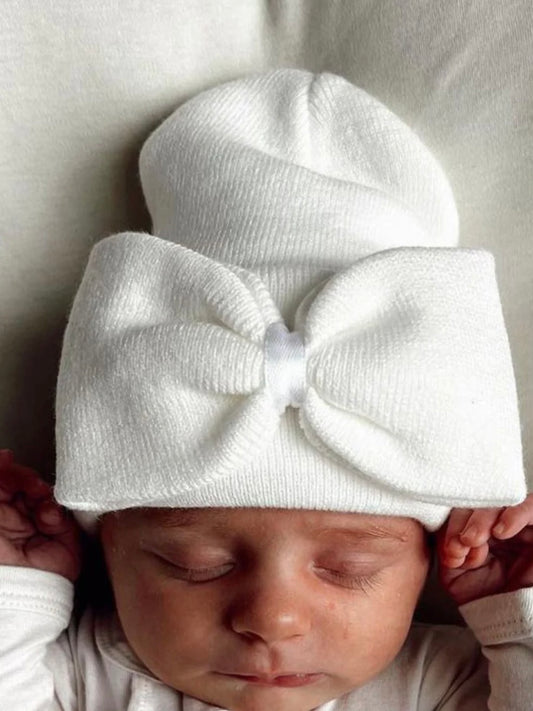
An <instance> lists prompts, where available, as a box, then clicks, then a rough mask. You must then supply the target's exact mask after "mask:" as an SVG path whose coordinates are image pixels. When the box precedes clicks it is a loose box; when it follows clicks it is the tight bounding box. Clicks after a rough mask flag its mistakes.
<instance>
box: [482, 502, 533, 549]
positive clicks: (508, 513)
mask: <svg viewBox="0 0 533 711" xmlns="http://www.w3.org/2000/svg"><path fill="white" fill-rule="evenodd" d="M532 525H533V495H532V494H529V496H528V497H527V498H526V499H525V500H524V501H522V502H521V503H520V504H516V506H508V507H507V508H505V509H503V511H502V512H501V514H500V516H499V518H498V520H497V522H496V525H495V526H493V528H492V534H493V536H494V537H495V538H500V539H504V540H505V539H507V538H512V537H513V536H516V534H517V533H518V532H519V531H521V530H522V529H523V528H525V527H526V526H532Z"/></svg>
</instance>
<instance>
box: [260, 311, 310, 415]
mask: <svg viewBox="0 0 533 711" xmlns="http://www.w3.org/2000/svg"><path fill="white" fill-rule="evenodd" d="M264 348H265V384H266V387H267V389H268V390H269V391H270V394H271V396H272V399H273V401H274V405H275V407H276V409H277V410H278V412H279V413H280V414H281V413H282V412H283V411H284V410H285V408H286V407H287V406H288V405H292V407H300V405H301V404H302V402H303V401H304V397H305V390H306V362H305V345H304V340H303V336H302V334H301V333H300V332H299V331H289V329H288V328H287V326H286V325H285V324H284V323H283V322H281V321H279V322H277V323H271V324H270V326H268V328H267V329H266V332H265V342H264Z"/></svg>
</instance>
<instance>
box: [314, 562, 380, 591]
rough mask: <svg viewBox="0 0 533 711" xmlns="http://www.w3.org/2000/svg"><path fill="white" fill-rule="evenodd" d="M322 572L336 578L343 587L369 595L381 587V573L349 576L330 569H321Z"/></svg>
mask: <svg viewBox="0 0 533 711" xmlns="http://www.w3.org/2000/svg"><path fill="white" fill-rule="evenodd" d="M320 570H325V571H326V572H327V573H328V575H329V576H331V577H332V578H334V579H335V580H336V581H337V582H339V583H340V584H341V585H342V586H343V587H346V588H350V589H351V590H360V591H361V592H364V593H366V594H368V593H369V592H370V591H372V590H375V589H376V588H377V587H379V582H380V576H379V573H372V575H347V574H346V573H339V571H338V570H331V569H330V568H320Z"/></svg>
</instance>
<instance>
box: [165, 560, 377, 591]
mask: <svg viewBox="0 0 533 711" xmlns="http://www.w3.org/2000/svg"><path fill="white" fill-rule="evenodd" d="M164 562H165V563H166V564H167V565H168V566H170V568H172V569H173V570H174V571H179V573H180V574H179V575H177V576H176V577H177V578H178V579H179V580H183V581H184V582H187V583H191V584H193V585H195V584H201V583H208V582H211V581H213V580H216V579H218V578H221V577H223V576H224V575H226V574H227V573H229V572H230V571H231V569H232V568H233V564H232V563H226V564H225V565H221V566H218V567H216V568H183V567H182V566H180V565H176V564H174V563H170V562H169V561H164ZM317 570H321V571H325V572H326V573H327V574H328V576H329V577H332V578H333V579H334V580H335V582H337V583H340V584H341V585H342V587H346V588H349V589H351V590H360V591H361V592H364V593H369V592H370V591H372V590H375V589H376V587H378V584H379V579H380V578H379V574H378V573H373V574H372V575H347V574H346V573H340V572H339V571H338V570H332V569H330V568H317Z"/></svg>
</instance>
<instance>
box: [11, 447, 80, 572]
mask: <svg viewBox="0 0 533 711" xmlns="http://www.w3.org/2000/svg"><path fill="white" fill-rule="evenodd" d="M0 565H20V566H24V567H27V568H38V569H39V570H48V571H50V572H51V573H58V574H59V575H63V576H64V577H65V578H68V579H69V580H70V581H71V582H75V580H76V579H77V578H78V576H79V574H80V570H81V539H80V533H79V527H78V525H77V524H76V522H75V520H74V519H73V517H72V516H71V514H70V513H69V512H67V511H65V510H64V509H62V508H61V507H60V506H59V505H58V504H57V503H55V501H54V499H53V494H52V487H51V486H50V485H49V484H47V483H46V482H44V481H42V480H41V479H40V478H39V476H38V475H37V473H36V472H35V471H33V469H30V468H29V467H23V466H21V465H20V464H15V463H14V461H13V453H12V452H11V451H10V450H9V449H0Z"/></svg>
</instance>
